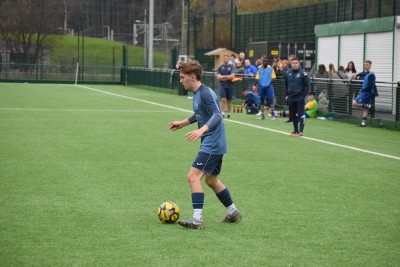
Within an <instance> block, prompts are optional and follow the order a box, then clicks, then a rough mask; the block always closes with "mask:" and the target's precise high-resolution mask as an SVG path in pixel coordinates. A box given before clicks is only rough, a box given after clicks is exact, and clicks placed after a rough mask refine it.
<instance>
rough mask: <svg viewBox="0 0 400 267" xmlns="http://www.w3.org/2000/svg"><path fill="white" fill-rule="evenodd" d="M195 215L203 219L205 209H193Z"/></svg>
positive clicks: (196, 217) (198, 218)
mask: <svg viewBox="0 0 400 267" xmlns="http://www.w3.org/2000/svg"><path fill="white" fill-rule="evenodd" d="M193 217H194V218H195V219H197V220H200V221H201V220H202V219H203V209H193Z"/></svg>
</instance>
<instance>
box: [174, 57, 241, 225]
mask: <svg viewBox="0 0 400 267" xmlns="http://www.w3.org/2000/svg"><path fill="white" fill-rule="evenodd" d="M226 61H227V62H228V60H226ZM202 73H203V69H202V67H201V65H200V63H199V62H197V61H195V60H193V61H190V62H182V63H181V64H180V71H179V75H180V82H181V84H182V85H183V87H184V88H185V90H187V91H190V92H192V93H193V105H192V106H193V111H194V114H193V115H192V116H190V117H189V118H187V119H184V120H181V121H172V122H170V123H169V128H170V129H171V130H172V131H176V130H179V129H181V128H183V127H185V126H187V125H189V124H192V123H195V122H197V125H198V129H197V130H192V131H190V132H188V133H186V139H187V140H188V141H192V142H195V141H196V140H197V139H199V138H200V139H201V145H200V151H199V152H198V154H197V157H196V159H195V160H194V161H193V164H192V166H191V168H190V170H189V173H188V176H187V180H188V182H189V185H190V190H191V193H192V194H191V196H192V206H193V216H192V217H191V218H190V219H189V220H180V221H178V223H179V224H180V225H182V226H183V227H187V228H193V229H201V228H203V226H204V222H203V205H204V189H203V186H202V184H201V179H202V178H203V177H204V180H205V182H206V184H207V185H208V186H209V187H210V188H211V189H212V190H213V191H214V192H215V194H216V196H217V198H218V199H219V201H220V202H221V203H222V204H223V205H224V206H225V207H226V209H227V213H228V214H227V215H226V216H225V218H224V219H223V220H222V222H223V223H235V222H239V221H240V220H241V219H242V215H241V214H240V212H239V211H238V210H237V209H236V207H235V204H234V203H233V201H232V198H231V195H230V193H229V190H228V188H226V186H225V185H224V184H223V183H222V182H221V180H220V179H219V178H218V176H219V174H220V171H221V167H222V158H223V156H224V154H225V153H226V152H227V144H226V136H225V126H224V121H223V119H222V115H221V111H220V109H219V107H218V98H217V96H216V95H215V93H214V91H213V90H212V89H211V88H209V87H207V86H205V85H204V84H202V83H201V76H202Z"/></svg>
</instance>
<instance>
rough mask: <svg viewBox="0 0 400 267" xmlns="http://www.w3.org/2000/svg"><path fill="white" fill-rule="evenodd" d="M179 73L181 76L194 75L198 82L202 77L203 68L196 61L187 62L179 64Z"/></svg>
mask: <svg viewBox="0 0 400 267" xmlns="http://www.w3.org/2000/svg"><path fill="white" fill-rule="evenodd" d="M179 71H180V72H182V73H183V74H186V75H188V74H194V75H195V76H196V79H197V80H198V81H200V80H201V77H202V75H203V67H202V66H201V64H200V63H199V62H198V61H197V60H191V61H189V62H180V63H179Z"/></svg>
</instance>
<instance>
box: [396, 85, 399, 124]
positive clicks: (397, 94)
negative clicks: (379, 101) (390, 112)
mask: <svg viewBox="0 0 400 267" xmlns="http://www.w3.org/2000/svg"><path fill="white" fill-rule="evenodd" d="M399 120H400V82H397V87H396V121H399Z"/></svg>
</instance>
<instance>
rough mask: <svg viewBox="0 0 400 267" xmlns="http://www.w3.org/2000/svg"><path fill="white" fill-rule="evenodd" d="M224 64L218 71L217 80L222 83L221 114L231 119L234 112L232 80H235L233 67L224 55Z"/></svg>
mask: <svg viewBox="0 0 400 267" xmlns="http://www.w3.org/2000/svg"><path fill="white" fill-rule="evenodd" d="M223 61H224V63H223V64H222V65H221V66H219V68H218V71H217V79H218V80H219V82H220V86H219V88H220V94H221V103H220V105H221V112H222V111H223V112H224V113H223V117H224V118H225V116H227V118H230V117H231V110H232V98H233V83H232V79H233V78H235V73H234V72H233V66H232V65H231V64H229V56H228V55H224V57H223Z"/></svg>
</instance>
